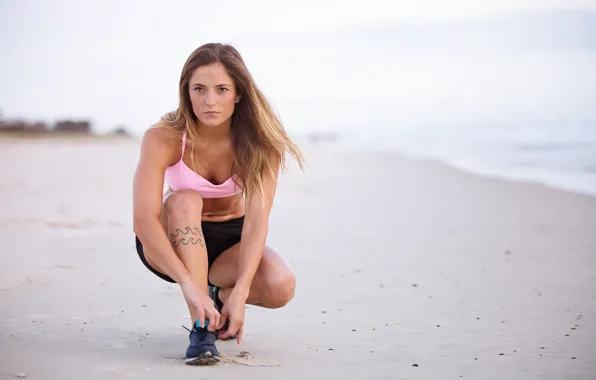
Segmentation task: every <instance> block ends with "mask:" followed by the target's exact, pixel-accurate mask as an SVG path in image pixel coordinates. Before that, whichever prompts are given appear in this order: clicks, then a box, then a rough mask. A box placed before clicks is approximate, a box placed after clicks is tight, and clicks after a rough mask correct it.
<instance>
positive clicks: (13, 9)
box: [0, 0, 596, 133]
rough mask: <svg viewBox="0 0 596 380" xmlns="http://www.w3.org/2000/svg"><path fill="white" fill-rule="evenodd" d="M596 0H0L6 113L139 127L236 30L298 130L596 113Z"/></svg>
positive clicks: (169, 105) (1, 92) (0, 70)
mask: <svg viewBox="0 0 596 380" xmlns="http://www.w3.org/2000/svg"><path fill="white" fill-rule="evenodd" d="M595 15H596V0H592V1H575V0H561V1H555V0H540V1H525V0H515V1H511V0H499V1H497V0H494V1H468V0H455V1H445V0H436V1H430V0H426V1H420V0H419V1H416V2H413V1H370V0H368V1H349V0H348V1H324V0H316V1H311V0H308V1H304V0H303V1H299V2H294V3H290V2H283V1H218V2H215V1H209V2H204V1H196V0H195V1H167V2H165V1H164V2H159V3H158V2H153V1H126V0H118V1H114V0H110V1H80V0H79V1H76V0H68V1H66V0H62V1H59V0H55V1H42V0H38V1H32V0H0V52H1V55H2V59H0V109H1V112H2V114H3V116H4V117H5V118H25V119H28V120H45V121H48V122H53V121H55V120H57V119H59V118H64V117H71V118H81V119H90V120H91V121H92V122H93V125H94V127H95V128H97V129H98V130H100V131H107V130H110V129H112V128H114V127H116V126H120V125H123V126H126V127H127V128H129V129H131V130H133V131H134V132H136V133H142V131H143V130H145V129H146V128H147V127H148V126H149V125H151V124H152V123H154V122H155V121H156V120H157V119H158V118H159V117H160V116H161V115H162V114H163V113H165V112H167V111H170V110H171V109H174V108H175V107H176V105H177V101H178V99H177V83H178V79H179V75H180V70H181V68H182V65H183V64H184V61H185V60H186V58H187V57H188V55H189V54H190V53H191V52H192V50H194V49H195V48H196V47H198V46H199V45H201V44H203V43H206V42H212V41H220V42H229V43H232V44H233V45H235V46H236V47H237V48H238V49H239V50H240V52H241V53H242V54H243V56H244V58H245V60H246V62H247V64H248V66H249V69H250V70H251V72H252V73H253V75H254V77H255V79H256V80H257V83H258V85H259V86H260V87H261V88H262V89H263V90H264V92H265V93H266V95H267V96H268V97H269V98H270V100H271V101H272V103H273V104H274V106H275V107H276V109H277V110H278V112H279V113H280V114H281V117H282V119H283V120H284V121H285V122H286V124H287V127H288V129H289V130H290V131H292V132H300V131H309V130H340V129H346V128H355V129H359V128H360V129H366V128H376V127H381V128H393V127H396V126H398V125H401V124H403V125H406V124H408V125H426V124H445V125H449V124H453V123H483V122H492V123H503V124H507V123H509V124H512V123H513V124H514V123H516V122H544V123H548V122H559V121H582V120H584V121H585V120H588V121H596V107H594V104H596V70H595V69H594V67H596V37H595V36H596V16H595Z"/></svg>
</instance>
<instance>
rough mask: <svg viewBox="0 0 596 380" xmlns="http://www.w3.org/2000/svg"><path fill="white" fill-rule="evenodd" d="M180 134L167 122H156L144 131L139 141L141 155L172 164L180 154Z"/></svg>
mask: <svg viewBox="0 0 596 380" xmlns="http://www.w3.org/2000/svg"><path fill="white" fill-rule="evenodd" d="M181 145H182V134H181V133H180V132H179V131H177V130H175V129H174V128H172V127H170V126H168V125H167V124H158V125H156V126H154V127H151V128H149V129H148V130H147V131H145V133H144V135H143V139H142V143H141V155H142V156H143V155H145V156H150V157H152V158H155V159H159V160H160V161H163V162H164V163H167V164H168V165H169V164H173V163H175V162H177V161H178V159H179V158H180V154H181V152H182V151H181Z"/></svg>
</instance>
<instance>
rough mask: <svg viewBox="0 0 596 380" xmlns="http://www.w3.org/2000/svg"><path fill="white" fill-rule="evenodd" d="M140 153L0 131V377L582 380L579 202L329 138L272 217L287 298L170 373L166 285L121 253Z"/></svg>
mask: <svg viewBox="0 0 596 380" xmlns="http://www.w3.org/2000/svg"><path fill="white" fill-rule="evenodd" d="M138 147H139V142H138V141H137V140H134V139H111V140H93V139H79V140H76V141H75V140H68V139H51V140H25V139H6V140H0V173H1V176H0V199H1V201H0V202H1V203H0V206H1V207H0V234H1V235H0V238H1V241H2V243H1V246H0V255H1V259H2V265H0V378H1V379H10V378H15V376H16V375H17V374H20V375H21V376H23V375H24V376H26V377H27V378H31V379H61V380H62V379H83V378H84V379H86V380H94V379H128V378H144V379H164V378H171V379H198V378H207V377H213V378H214V377H215V376H217V378H219V379H237V378H239V376H249V378H263V379H279V378H285V379H321V378H323V379H335V378H341V379H365V378H374V379H433V380H434V379H458V378H464V379H524V380H526V379H553V380H555V379H556V380H560V379H582V380H589V379H596V198H592V197H588V196H584V195H579V194H573V193H568V192H563V191H558V190H553V189H549V188H546V187H543V186H540V185H534V184H523V183H513V182H508V181H503V180H499V179H490V178H481V177H478V176H474V175H471V174H467V173H464V172H460V171H457V170H455V169H453V168H450V167H448V166H446V165H442V164H440V163H436V162H432V161H419V160H411V159H408V158H406V157H403V156H401V155H400V154H398V153H395V152H365V151H360V152H357V151H345V150H341V149H338V148H336V147H335V146H334V145H333V144H319V145H303V148H304V150H305V153H306V154H307V157H308V160H309V165H310V169H309V171H308V172H307V173H304V174H303V173H300V172H299V171H298V170H296V168H295V167H294V166H292V167H291V169H290V171H289V172H288V173H287V174H286V175H285V176H284V177H283V178H282V181H281V183H280V186H279V190H278V196H277V199H276V202H275V205H274V209H273V213H272V215H271V227H270V236H269V239H268V242H269V244H271V245H272V246H273V247H275V248H276V249H277V250H278V251H279V252H280V253H282V254H283V255H284V256H285V257H286V258H287V259H288V260H289V262H290V263H291V265H292V266H293V268H294V270H295V271H296V274H297V278H298V282H297V290H296V297H295V299H294V300H293V301H292V302H291V303H290V304H289V305H288V306H287V307H285V308H283V309H278V310H265V309H260V308H257V307H252V306H249V307H248V309H247V315H246V318H247V321H246V328H245V340H244V343H243V344H242V345H238V344H236V343H235V342H220V343H219V349H220V351H221V352H222V354H223V356H224V358H223V361H222V363H219V364H218V365H216V366H213V367H207V368H206V367H191V366H186V365H184V364H183V362H182V356H183V355H184V351H185V349H186V346H187V339H188V333H187V331H186V330H185V329H184V328H183V327H182V325H185V326H188V325H189V320H188V316H187V311H186V306H185V304H184V301H183V299H182V296H181V294H180V292H179V291H178V288H177V287H176V285H171V284H168V283H165V282H163V281H161V280H160V279H159V278H157V277H156V276H154V275H152V274H151V273H150V272H149V271H147V270H146V269H145V268H144V267H143V265H142V264H141V262H140V261H139V259H138V257H137V254H136V253H135V250H134V235H133V232H132V217H131V210H132V207H131V197H132V186H131V178H132V174H133V171H134V169H135V165H136V160H137V157H138ZM242 378H245V377H242Z"/></svg>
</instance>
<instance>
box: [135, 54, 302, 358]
mask: <svg viewBox="0 0 596 380" xmlns="http://www.w3.org/2000/svg"><path fill="white" fill-rule="evenodd" d="M286 152H289V153H290V154H291V155H292V156H293V157H294V158H295V159H296V160H297V161H298V163H299V165H300V167H301V168H302V167H303V159H302V154H301V152H300V150H299V148H298V147H297V146H296V145H295V144H294V143H293V142H292V141H291V140H290V138H289V137H288V135H287V134H286V132H285V130H284V128H283V126H282V124H281V122H280V121H279V119H278V118H277V117H276V116H275V114H274V112H273V111H272V109H271V107H270V105H269V104H268V102H267V100H266V99H265V97H264V96H263V94H262V93H261V92H260V91H259V89H258V88H257V86H256V85H255V83H254V81H253V79H252V77H251V75H250V73H249V71H248V69H247V68H246V66H245V64H244V61H243V59H242V58H241V56H240V54H239V53H238V51H237V50H236V49H234V48H233V47H232V46H229V45H222V44H206V45H203V46H201V47H199V48H198V49H197V50H195V51H194V52H193V53H192V54H191V55H190V57H189V58H188V60H187V61H186V64H185V65H184V68H183V70H182V75H181V77H180V99H179V105H178V109H177V110H176V111H174V112H170V113H168V114H166V115H165V116H164V117H163V118H162V119H161V121H160V122H159V123H158V124H157V125H155V126H153V127H152V128H150V129H149V130H148V131H147V132H145V134H144V136H143V140H142V144H141V155H140V159H139V163H138V166H137V168H136V172H135V176H134V190H133V191H134V193H133V197H134V202H133V203H134V232H135V234H136V244H137V252H138V254H139V257H140V259H141V261H142V262H143V264H145V266H147V268H148V269H149V270H150V271H151V272H153V273H154V274H156V275H157V276H159V277H160V278H162V279H164V280H166V281H169V282H172V283H176V284H178V285H179V286H180V289H181V291H182V294H183V296H184V299H185V300H186V303H187V305H188V309H189V312H190V317H191V321H192V325H193V328H192V330H189V331H190V336H189V339H190V345H189V346H188V349H187V350H186V363H187V364H199V365H203V364H211V363H216V362H218V361H219V357H218V355H219V354H218V350H217V348H216V347H215V341H216V338H218V337H219V338H220V339H230V338H231V339H234V338H235V339H237V342H238V343H241V342H242V335H243V332H244V331H243V327H244V311H245V305H246V304H252V305H258V306H261V307H265V308H279V307H282V306H284V305H286V304H287V303H288V302H289V301H290V300H291V299H292V297H293V296H294V288H295V284H296V280H295V277H294V274H293V273H292V270H291V269H290V267H289V266H288V264H287V263H286V262H285V261H284V259H283V258H282V257H281V256H279V254H278V253H277V252H275V251H274V250H273V249H272V248H270V247H268V246H267V245H265V240H266V237H267V231H268V219H269V213H270V210H271V206H272V202H273V198H274V195H275V191H276V185H277V179H278V173H279V171H280V170H282V169H284V168H285V160H284V156H285V153H286ZM164 180H165V181H166V182H167V184H168V185H169V188H168V190H167V191H166V193H165V194H163V189H164Z"/></svg>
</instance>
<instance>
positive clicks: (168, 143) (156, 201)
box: [133, 129, 191, 284]
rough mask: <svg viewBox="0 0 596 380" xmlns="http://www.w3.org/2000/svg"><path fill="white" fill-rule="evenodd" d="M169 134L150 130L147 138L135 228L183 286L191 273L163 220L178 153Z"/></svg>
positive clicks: (138, 180) (162, 266)
mask: <svg viewBox="0 0 596 380" xmlns="http://www.w3.org/2000/svg"><path fill="white" fill-rule="evenodd" d="M172 141H173V138H172V136H171V135H170V132H169V131H164V130H159V129H155V130H149V131H147V132H146V133H145V135H144V136H143V141H142V144H141V155H140V159H139V163H138V165H137V168H136V171H135V175H134V181H133V218H134V221H133V225H134V227H133V228H134V231H135V233H136V234H137V236H138V237H139V240H141V242H142V243H143V246H144V247H145V248H147V250H149V251H151V252H155V253H156V254H155V255H153V256H151V259H152V260H153V261H155V263H156V264H157V265H158V266H159V268H160V269H162V270H163V271H164V272H165V274H167V275H168V276H170V277H171V278H172V279H173V280H174V281H176V282H177V283H178V284H180V283H181V282H183V281H187V280H188V279H190V277H191V276H190V273H189V272H188V271H187V270H186V267H185V266H184V264H183V263H182V261H181V260H180V259H179V258H178V256H177V255H176V252H174V249H173V248H172V245H171V243H170V241H169V239H168V236H167V232H166V231H165V230H164V228H163V226H162V225H161V223H160V221H159V218H160V215H161V210H162V202H163V187H164V174H165V170H166V168H167V167H168V166H169V164H170V162H171V161H172V157H173V155H174V154H175V145H174V144H172Z"/></svg>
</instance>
